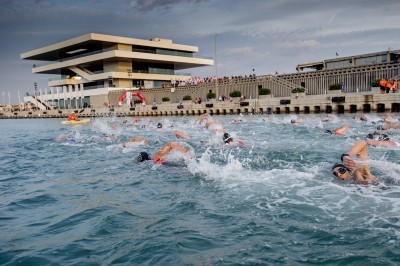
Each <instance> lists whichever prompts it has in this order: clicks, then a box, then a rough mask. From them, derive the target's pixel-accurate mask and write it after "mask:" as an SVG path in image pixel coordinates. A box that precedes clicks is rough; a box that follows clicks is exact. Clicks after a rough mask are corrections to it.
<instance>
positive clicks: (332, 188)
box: [0, 115, 400, 265]
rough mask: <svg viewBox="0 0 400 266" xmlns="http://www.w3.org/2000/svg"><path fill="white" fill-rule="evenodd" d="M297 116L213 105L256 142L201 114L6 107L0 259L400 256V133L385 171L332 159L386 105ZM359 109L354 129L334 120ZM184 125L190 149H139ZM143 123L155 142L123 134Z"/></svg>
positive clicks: (378, 260) (382, 153) (346, 259)
mask: <svg viewBox="0 0 400 266" xmlns="http://www.w3.org/2000/svg"><path fill="white" fill-rule="evenodd" d="M294 117H295V116H294V115H278V116H265V115H264V116H244V117H241V116H238V117H236V116H226V117H222V116H218V117H213V119H216V120H219V121H222V122H224V123H225V125H224V127H225V129H227V130H228V131H229V132H230V133H231V135H233V136H234V138H237V139H241V140H243V141H244V142H245V144H246V146H245V147H239V146H225V145H222V138H221V136H220V135H214V134H211V133H210V131H207V130H206V129H204V127H203V126H202V125H199V124H198V122H197V117H176V118H175V117H173V118H171V117H168V118H165V117H164V118H152V120H150V119H143V120H142V121H141V122H139V124H138V125H137V126H124V125H123V124H121V121H122V120H123V119H122V118H96V119H95V120H94V121H93V123H91V124H87V125H79V126H75V127H71V126H66V125H61V123H60V121H61V120H58V119H34V120H0V129H1V134H0V150H1V153H0V199H1V201H0V264H1V265H16V264H19V265H49V264H52V265H98V264H103V265H110V264H117V265H118V264H119V265H135V264H144V265H155V264H156V265H182V264H189V265H191V264H193V265H231V264H243V265H257V264H268V265H271V264H286V265H307V264H331V265H344V264H354V265H378V264H381V265H396V264H398V263H400V175H399V173H400V165H399V159H400V156H399V150H400V147H394V148H393V147H392V148H374V147H371V148H368V149H369V153H370V161H369V162H370V164H371V166H372V167H371V169H372V172H373V173H374V174H375V175H377V176H379V182H378V183H377V184H375V185H367V186H366V185H356V184H346V183H342V182H340V181H338V180H336V179H335V178H334V176H333V175H332V174H331V172H330V167H331V165H332V164H333V163H334V162H337V161H338V160H339V158H340V154H342V153H344V152H346V151H347V149H348V148H350V147H351V146H352V144H354V143H355V142H356V141H357V140H358V139H361V138H363V137H364V136H366V135H367V134H368V133H371V132H373V131H374V129H375V128H376V124H373V123H372V122H377V121H379V119H381V118H380V117H378V116H375V115H370V120H369V121H368V122H366V123H365V122H359V121H357V120H354V119H353V116H350V115H347V116H339V117H333V119H332V121H330V122H327V123H322V122H321V117H326V115H321V116H320V115H309V116H306V117H304V118H302V119H303V122H302V123H301V124H299V125H293V124H291V123H290V120H291V119H293V118H294ZM235 118H240V119H241V120H242V121H241V122H233V121H232V120H233V119H235ZM394 118H395V119H397V117H394ZM127 120H128V121H129V122H130V121H132V120H133V118H127ZM160 121H161V123H163V128H162V129H161V130H156V129H155V127H156V124H157V123H158V122H160ZM346 123H347V124H349V125H350V129H349V130H348V131H347V132H346V136H345V137H337V136H331V135H327V134H325V133H324V129H332V128H334V127H338V126H341V125H343V124H346ZM144 124H146V125H148V127H147V128H142V127H141V126H142V125H144ZM174 129H179V130H181V131H184V132H186V133H188V134H189V135H191V136H192V139H190V140H179V142H180V143H187V145H186V147H187V148H188V149H190V150H191V151H192V156H191V157H190V158H184V157H182V156H181V155H179V154H172V156H171V158H170V159H168V160H167V161H168V162H169V163H168V164H167V165H154V164H153V163H152V162H149V161H148V162H144V163H141V164H139V163H137V162H135V157H136V156H137V154H138V153H139V152H140V151H143V150H146V151H148V152H149V153H150V154H154V153H155V152H156V151H157V150H158V149H159V148H161V147H162V146H163V144H165V143H166V142H167V141H169V140H176V139H175V137H174V135H173V133H172V130H174ZM399 132H400V131H399V130H394V131H389V132H387V133H388V134H389V136H390V137H391V138H392V139H394V140H397V141H399V142H400V133H399ZM103 134H106V135H103ZM62 136H69V137H73V138H74V141H71V140H70V141H61V142H59V141H56V138H59V137H62ZM133 136H141V137H144V138H146V139H148V140H149V141H150V145H149V146H144V145H139V144H135V145H128V147H126V148H123V147H122V143H124V142H125V141H127V140H128V139H129V138H131V137H133ZM188 145H189V146H188Z"/></svg>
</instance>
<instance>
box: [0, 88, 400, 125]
mask: <svg viewBox="0 0 400 266" xmlns="http://www.w3.org/2000/svg"><path fill="white" fill-rule="evenodd" d="M73 111H74V112H76V113H78V114H79V116H80V117H103V116H120V117H122V116H181V115H201V114H204V113H208V114H211V115H229V114H231V115H233V114H240V113H241V114H250V113H253V114H313V113H337V114H342V113H356V112H362V113H370V112H376V113H384V112H400V94H399V93H389V94H373V93H371V92H370V93H368V92H365V93H340V92H339V93H337V94H323V95H302V94H293V95H292V96H290V97H271V96H270V95H266V96H259V98H257V99H245V100H243V101H239V99H231V100H227V101H223V102H221V101H216V100H213V101H208V102H205V103H201V104H195V103H194V102H193V101H182V102H181V103H161V104H157V105H146V106H142V105H136V106H135V107H127V106H123V107H114V108H107V107H101V108H85V109H55V110H46V111H42V110H36V111H32V110H31V111H0V118H2V119H12V118H63V117H68V115H69V114H70V113H71V112H73Z"/></svg>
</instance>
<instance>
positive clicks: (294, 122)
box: [290, 118, 301, 124]
mask: <svg viewBox="0 0 400 266" xmlns="http://www.w3.org/2000/svg"><path fill="white" fill-rule="evenodd" d="M290 123H292V124H300V123H301V120H300V119H297V118H296V119H292V120H290Z"/></svg>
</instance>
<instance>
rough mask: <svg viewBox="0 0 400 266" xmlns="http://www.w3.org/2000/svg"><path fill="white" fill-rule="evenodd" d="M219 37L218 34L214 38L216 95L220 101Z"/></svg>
mask: <svg viewBox="0 0 400 266" xmlns="http://www.w3.org/2000/svg"><path fill="white" fill-rule="evenodd" d="M217 36H218V34H217V33H216V34H215V36H214V63H215V95H216V98H217V99H219V95H218V64H217Z"/></svg>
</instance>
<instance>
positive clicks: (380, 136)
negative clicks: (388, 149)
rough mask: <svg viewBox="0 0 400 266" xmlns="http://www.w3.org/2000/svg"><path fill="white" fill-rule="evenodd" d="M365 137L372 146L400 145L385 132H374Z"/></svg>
mask: <svg viewBox="0 0 400 266" xmlns="http://www.w3.org/2000/svg"><path fill="white" fill-rule="evenodd" d="M365 139H366V141H367V143H368V145H372V146H400V143H398V142H396V141H393V140H390V138H389V136H388V135H386V134H384V133H379V132H374V133H371V134H368V135H367V137H366V138H365Z"/></svg>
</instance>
